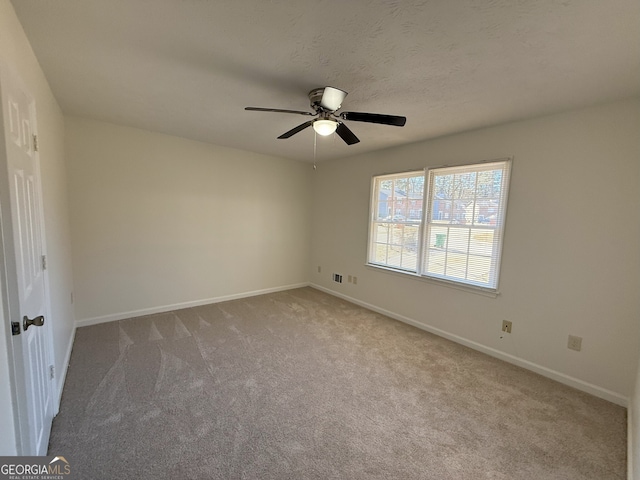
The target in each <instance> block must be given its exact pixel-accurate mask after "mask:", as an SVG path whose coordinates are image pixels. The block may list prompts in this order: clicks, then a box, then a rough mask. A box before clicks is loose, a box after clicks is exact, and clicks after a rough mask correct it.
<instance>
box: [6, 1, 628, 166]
mask: <svg viewBox="0 0 640 480" xmlns="http://www.w3.org/2000/svg"><path fill="white" fill-rule="evenodd" d="M13 5H14V7H15V9H16V12H17V14H18V17H19V19H20V21H21V23H22V25H23V27H24V29H25V31H26V33H27V36H28V37H29V40H30V41H31V44H32V46H33V49H34V51H35V53H36V56H37V57H38V59H39V61H40V64H41V66H42V68H43V70H44V72H45V74H46V76H47V78H48V80H49V83H50V84H51V88H52V89H53V92H54V94H55V96H56V97H57V99H58V101H59V103H60V105H61V107H62V109H63V111H64V112H65V113H67V114H71V115H78V116H82V117H90V118H95V119H99V120H105V121H108V122H113V123H118V124H122V125H129V126H133V127H139V128H143V129H148V130H153V131H157V132H163V133H167V134H171V135H177V136H181V137H186V138H191V139H195V140H200V141H204V142H209V143H213V144H217V145H224V146H228V147H234V148H240V149H244V150H249V151H254V152H260V153H264V154H269V155H276V156H281V157H288V158H294V159H300V160H312V159H313V137H314V133H313V130H312V129H310V128H309V129H306V130H304V131H303V132H301V133H299V134H297V135H295V136H294V137H292V138H290V139H288V140H277V139H276V137H277V136H278V135H280V134H282V133H284V132H285V131H287V130H289V129H291V128H293V127H294V126H296V125H298V124H300V123H302V122H304V121H306V120H308V117H303V116H296V115H287V114H282V113H262V112H247V111H244V107H245V106H259V107H275V108H284V109H295V110H307V109H309V102H308V99H307V92H308V91H309V90H311V89H313V88H315V87H321V86H325V85H331V86H334V87H337V88H341V89H343V90H346V91H348V92H349V95H348V97H347V98H346V99H345V101H344V102H343V109H344V110H348V111H361V112H373V113H385V114H392V115H404V116H406V117H407V125H406V126H405V127H402V128H400V127H392V126H384V125H375V124H367V123H357V122H347V124H348V126H349V127H350V128H351V130H352V131H353V132H354V133H355V134H356V135H357V136H358V137H359V138H360V140H361V142H360V143H359V144H356V145H352V146H347V145H346V144H344V143H343V142H342V141H341V140H340V138H338V137H333V136H332V137H327V138H322V137H318V144H317V158H318V160H322V159H327V158H336V157H344V156H349V155H354V154H359V153H363V152H366V151H371V150H377V149H381V148H385V147H389V146H393V145H400V144H404V143H410V142H415V141H419V140H424V139H427V138H433V137H437V136H441V135H447V134H451V133H455V132H460V131H464V130H469V129H474V128H478V127H483V126H488V125H493V124H498V123H503V122H507V121H512V120H517V119H522V118H527V117H532V116H538V115H542V114H547V113H551V112H556V111H562V110H567V109H571V108H575V107H581V106H586V105H592V104H596V103H599V102H604V101H609V100H614V99H619V98H625V97H630V96H636V95H640V2H639V1H638V0H561V1H560V0H455V1H454V0H423V1H418V0H412V1H408V0H407V1H402V0H395V1H393V0H349V1H347V0H315V1H310V0H297V1H294V0H50V1H43V0H13Z"/></svg>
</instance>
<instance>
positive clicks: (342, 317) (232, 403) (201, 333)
mask: <svg viewBox="0 0 640 480" xmlns="http://www.w3.org/2000/svg"><path fill="white" fill-rule="evenodd" d="M54 454H55V455H63V456H65V458H66V459H67V460H68V461H69V463H70V465H71V467H72V469H73V471H74V472H75V473H76V475H77V477H74V478H78V479H82V480H88V479H95V480H98V479H109V480H113V479H142V480H147V479H148V480H152V479H153V480H158V479H176V480H178V479H179V480H183V479H277V480H286V479H296V480H300V479H322V480H325V479H349V480H355V479H402V480H412V479H438V480H443V479H455V480H464V479H470V480H471V479H472V480H478V479H499V480H526V479H531V480H546V479H558V480H560V479H562V480H571V479H576V480H578V479H580V480H585V479H586V480H589V479H594V480H596V479H597V480H605V479H623V478H625V477H626V463H625V462H626V411H625V409H624V408H622V407H619V406H616V405H614V404H611V403H609V402H606V401H604V400H600V399H598V398H595V397H592V396H590V395H587V394H585V393H582V392H579V391H577V390H574V389H571V388H569V387H566V386H564V385H561V384H558V383H556V382H553V381H551V380H549V379H546V378H543V377H541V376H539V375H536V374H534V373H531V372H528V371H526V370H523V369H520V368H518V367H515V366H512V365H510V364H507V363H504V362H501V361H499V360H496V359H493V358H491V357H488V356H486V355H483V354H481V353H478V352H475V351H473V350H470V349H468V348H465V347H462V346H460V345H457V344H455V343H452V342H449V341H447V340H444V339H442V338H439V337H436V336H434V335H431V334H429V333H426V332H424V331H421V330H419V329H417V328H414V327H411V326H408V325H405V324H403V323H400V322H397V321H394V320H391V319H389V318H387V317H384V316H382V315H379V314H377V313H374V312H371V311H368V310H366V309H363V308H360V307H358V306H355V305H353V304H350V303H348V302H345V301H343V300H340V299H337V298H335V297H332V296H330V295H327V294H325V293H322V292H320V291H318V290H315V289H312V288H303V289H296V290H290V291H287V292H280V293H274V294H269V295H263V296H258V297H252V298H248V299H243V300H235V301H230V302H224V303H218V304H214V305H208V306H203V307H197V308H189V309H185V310H179V311H175V312H171V313H165V314H158V315H150V316H146V317H141V318H136V319H130V320H122V321H119V322H112V323H106V324H101V325H95V326H91V327H84V328H80V329H78V331H77V335H76V340H75V345H74V349H73V354H72V357H71V365H70V367H69V371H68V375H67V379H66V384H65V389H64V394H63V397H62V405H61V410H60V414H59V415H58V416H57V417H56V418H55V421H54V424H53V431H52V434H51V442H50V446H49V455H54Z"/></svg>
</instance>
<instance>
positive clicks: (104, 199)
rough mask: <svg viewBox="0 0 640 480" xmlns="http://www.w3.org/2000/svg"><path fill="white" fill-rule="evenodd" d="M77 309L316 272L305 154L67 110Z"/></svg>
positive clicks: (121, 312)
mask: <svg viewBox="0 0 640 480" xmlns="http://www.w3.org/2000/svg"><path fill="white" fill-rule="evenodd" d="M66 148H67V153H68V162H69V192H70V199H71V219H72V221H71V224H72V239H73V265H74V276H75V282H76V301H75V306H76V316H77V318H78V320H79V321H81V322H82V321H84V323H91V322H94V321H104V320H111V319H114V318H123V316H129V315H130V314H132V313H133V314H140V313H149V312H151V311H159V310H163V309H164V310H166V309H170V308H173V307H174V306H184V305H185V304H190V303H193V302H203V301H213V300H216V299H220V298H227V297H230V296H234V295H242V294H247V293H251V292H257V291H264V290H269V289H278V288H282V287H286V286H289V285H297V284H300V283H305V282H307V281H308V265H309V247H310V237H309V233H310V219H309V211H310V200H311V192H310V181H311V173H312V168H311V166H310V165H308V164H303V163H300V162H294V161H291V160H284V159H279V158H274V157H268V156H264V155H258V154H253V153H249V152H243V151H239V150H233V149H229V148H223V147H216V146H214V145H209V144H204V143H199V142H195V141H191V140H186V139H182V138H177V137H171V136H167V135H161V134H157V133H151V132H147V131H143V130H137V129H133V128H128V127H122V126H115V125H112V124H107V123H101V122H97V121H91V120H85V119H80V118H67V119H66Z"/></svg>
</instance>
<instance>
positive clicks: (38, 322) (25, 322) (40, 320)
mask: <svg viewBox="0 0 640 480" xmlns="http://www.w3.org/2000/svg"><path fill="white" fill-rule="evenodd" d="M31 325H33V326H35V327H41V326H42V325H44V317H43V316H42V315H40V316H38V317H36V318H34V319H33V320H32V319H30V318H29V317H27V316H26V315H25V316H24V318H23V319H22V328H23V329H24V331H25V332H26V331H27V328H29V327H30V326H31Z"/></svg>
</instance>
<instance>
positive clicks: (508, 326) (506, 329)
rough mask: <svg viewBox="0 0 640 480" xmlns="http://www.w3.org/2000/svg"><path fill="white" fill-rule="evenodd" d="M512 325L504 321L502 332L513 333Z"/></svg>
mask: <svg viewBox="0 0 640 480" xmlns="http://www.w3.org/2000/svg"><path fill="white" fill-rule="evenodd" d="M511 325H512V323H511V322H510V321H509V320H503V321H502V331H503V332H504V333H511Z"/></svg>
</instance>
